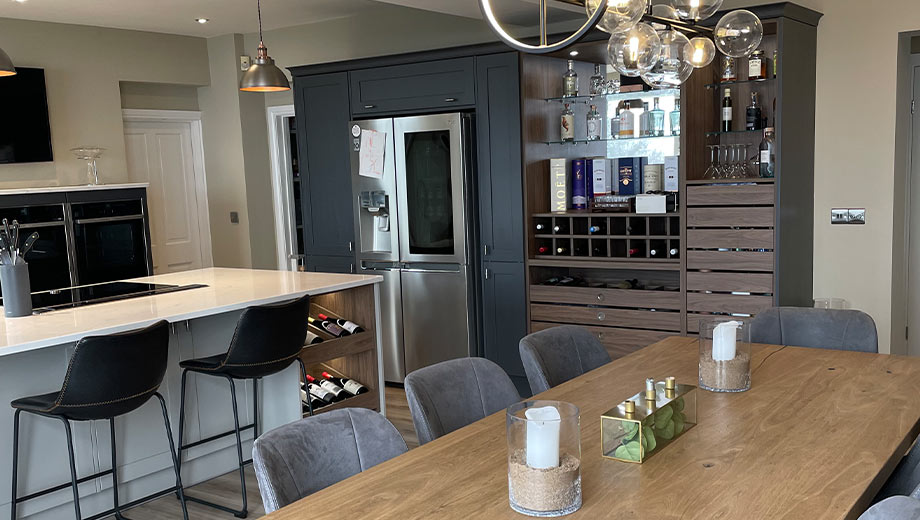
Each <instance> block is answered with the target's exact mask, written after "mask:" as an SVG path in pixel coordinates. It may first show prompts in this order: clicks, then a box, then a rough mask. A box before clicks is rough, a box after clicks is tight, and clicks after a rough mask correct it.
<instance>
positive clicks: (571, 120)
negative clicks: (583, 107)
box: [560, 103, 575, 141]
mask: <svg viewBox="0 0 920 520" xmlns="http://www.w3.org/2000/svg"><path fill="white" fill-rule="evenodd" d="M560 123H561V126H560V137H561V138H562V140H563V141H574V140H575V113H574V112H572V109H571V108H569V104H568V103H566V104H565V108H564V109H563V110H562V119H561V121H560Z"/></svg>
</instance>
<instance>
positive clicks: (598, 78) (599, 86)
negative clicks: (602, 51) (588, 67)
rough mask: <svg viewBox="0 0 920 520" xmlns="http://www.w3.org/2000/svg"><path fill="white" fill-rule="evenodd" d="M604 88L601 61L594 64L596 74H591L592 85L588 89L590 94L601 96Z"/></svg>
mask: <svg viewBox="0 0 920 520" xmlns="http://www.w3.org/2000/svg"><path fill="white" fill-rule="evenodd" d="M603 89H604V75H603V74H601V66H600V64H599V63H595V64H594V75H593V76H591V87H590V88H589V90H588V94H590V95H592V96H599V95H601V92H602V91H603Z"/></svg>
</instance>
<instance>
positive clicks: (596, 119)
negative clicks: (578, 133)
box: [586, 105, 604, 141]
mask: <svg viewBox="0 0 920 520" xmlns="http://www.w3.org/2000/svg"><path fill="white" fill-rule="evenodd" d="M603 127H604V123H603V121H602V120H601V115H600V114H599V113H598V112H597V105H591V110H590V111H589V112H588V117H587V125H586V128H587V129H588V140H589V141H600V139H601V130H602V129H603Z"/></svg>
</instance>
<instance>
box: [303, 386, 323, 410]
mask: <svg viewBox="0 0 920 520" xmlns="http://www.w3.org/2000/svg"><path fill="white" fill-rule="evenodd" d="M305 388H306V387H305V386H304V384H303V383H301V384H300V402H301V403H303V405H304V406H312V407H313V409H314V410H316V409H317V408H319V407H321V406H323V405H325V404H326V401H323V400H322V399H320V398H319V397H317V396H315V395H313V394H312V393H308V392H307V391H306V390H304V389H305Z"/></svg>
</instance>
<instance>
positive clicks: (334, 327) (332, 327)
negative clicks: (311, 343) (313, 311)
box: [307, 316, 351, 338]
mask: <svg viewBox="0 0 920 520" xmlns="http://www.w3.org/2000/svg"><path fill="white" fill-rule="evenodd" d="M307 321H309V322H310V324H311V325H314V326H316V327H319V328H320V329H322V330H324V331H326V332H328V333H329V334H331V335H333V336H335V337H337V338H341V337H342V336H349V335H351V333H350V332H348V331H347V330H345V329H343V328H342V327H340V326H339V325H338V324H337V323H333V322H332V321H330V320H318V319H316V318H314V317H312V316H310V317H308V318H307Z"/></svg>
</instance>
